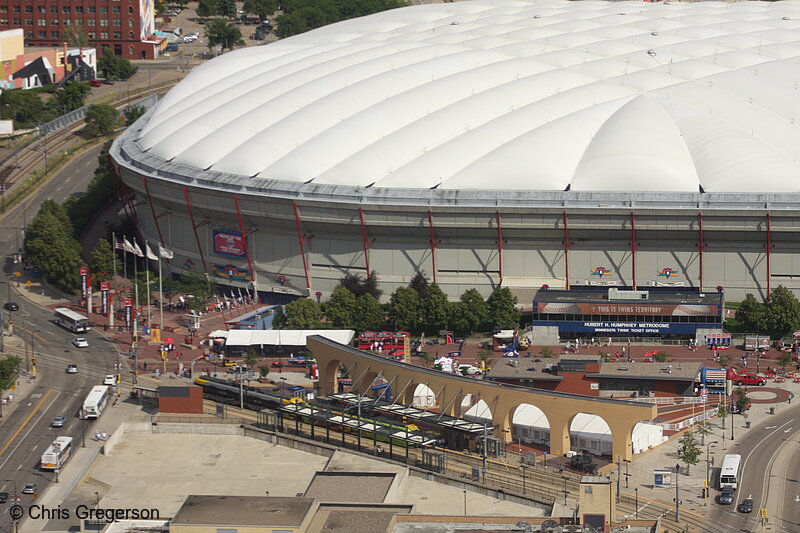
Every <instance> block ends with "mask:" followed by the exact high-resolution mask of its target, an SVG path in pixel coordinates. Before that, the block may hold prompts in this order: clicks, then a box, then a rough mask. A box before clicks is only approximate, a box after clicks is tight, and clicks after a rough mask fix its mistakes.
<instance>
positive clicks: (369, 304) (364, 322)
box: [353, 293, 383, 331]
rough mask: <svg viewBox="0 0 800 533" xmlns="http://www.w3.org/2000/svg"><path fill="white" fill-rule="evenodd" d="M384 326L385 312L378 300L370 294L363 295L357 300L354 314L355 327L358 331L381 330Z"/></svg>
mask: <svg viewBox="0 0 800 533" xmlns="http://www.w3.org/2000/svg"><path fill="white" fill-rule="evenodd" d="M382 325H383V311H382V310H381V305H380V304H379V303H378V300H376V299H375V297H374V296H372V295H371V294H370V293H366V294H362V295H361V296H359V297H358V298H356V304H355V308H354V312H353V326H354V329H356V330H357V331H369V330H376V329H381V326H382Z"/></svg>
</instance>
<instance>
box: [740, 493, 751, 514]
mask: <svg viewBox="0 0 800 533" xmlns="http://www.w3.org/2000/svg"><path fill="white" fill-rule="evenodd" d="M737 510H738V511H739V512H740V513H752V512H753V497H752V496H748V497H747V498H745V499H744V500H742V503H740V504H739V507H738V509H737Z"/></svg>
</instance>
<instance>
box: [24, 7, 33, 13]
mask: <svg viewBox="0 0 800 533" xmlns="http://www.w3.org/2000/svg"><path fill="white" fill-rule="evenodd" d="M25 13H33V6H25Z"/></svg>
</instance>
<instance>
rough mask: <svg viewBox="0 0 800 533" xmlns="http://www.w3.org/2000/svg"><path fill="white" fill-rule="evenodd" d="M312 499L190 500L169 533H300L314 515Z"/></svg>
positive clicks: (251, 497)
mask: <svg viewBox="0 0 800 533" xmlns="http://www.w3.org/2000/svg"><path fill="white" fill-rule="evenodd" d="M317 506H318V504H317V502H316V500H314V499H313V498H270V497H266V496H263V497H262V496H197V495H193V496H189V497H187V498H186V501H185V502H184V503H183V506H182V507H181V508H180V510H179V511H178V513H177V514H176V515H175V517H174V518H173V519H172V521H171V522H170V532H171V533H303V532H305V531H306V530H307V529H308V524H309V522H310V520H311V519H312V518H313V516H314V513H315V512H316V508H317Z"/></svg>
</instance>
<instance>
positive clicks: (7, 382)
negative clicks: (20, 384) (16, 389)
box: [0, 355, 22, 392]
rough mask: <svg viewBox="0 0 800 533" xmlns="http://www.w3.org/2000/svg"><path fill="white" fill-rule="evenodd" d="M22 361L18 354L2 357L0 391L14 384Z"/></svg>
mask: <svg viewBox="0 0 800 533" xmlns="http://www.w3.org/2000/svg"><path fill="white" fill-rule="evenodd" d="M21 362H22V359H20V358H19V357H17V356H16V355H7V356H6V357H5V358H3V359H0V392H1V391H2V390H3V389H7V388H9V387H10V386H11V385H12V384H13V382H14V380H13V378H14V376H15V375H16V374H17V369H18V368H19V365H20V363H21Z"/></svg>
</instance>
